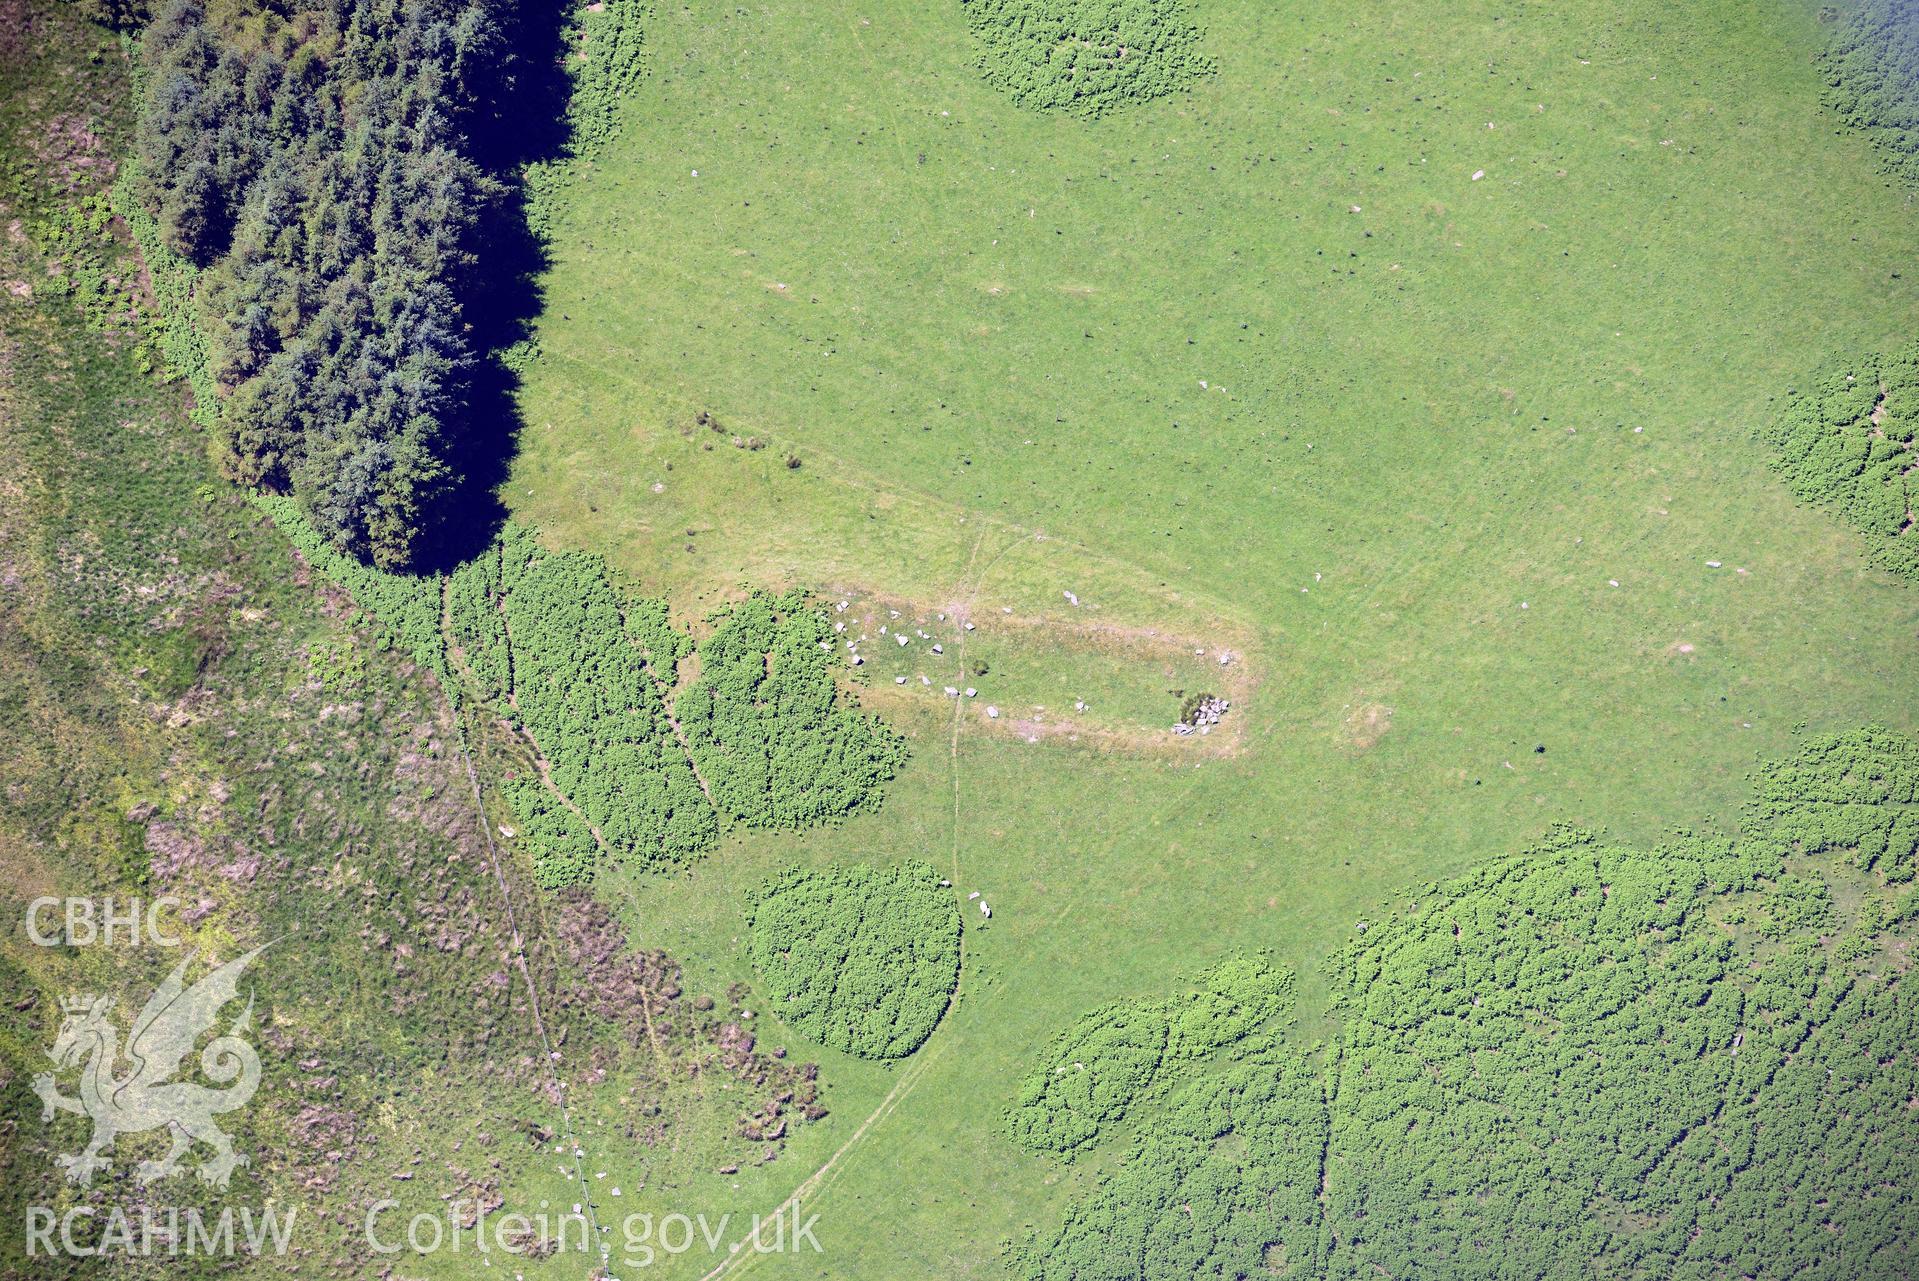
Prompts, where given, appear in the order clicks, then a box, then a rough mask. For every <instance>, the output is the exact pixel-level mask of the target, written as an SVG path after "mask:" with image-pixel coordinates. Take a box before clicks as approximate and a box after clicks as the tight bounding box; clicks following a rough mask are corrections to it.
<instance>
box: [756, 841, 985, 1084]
mask: <svg viewBox="0 0 1919 1281" xmlns="http://www.w3.org/2000/svg"><path fill="white" fill-rule="evenodd" d="M747 924H748V927H749V930H750V947H751V951H752V955H753V965H754V968H755V969H757V970H758V971H759V972H760V976H761V977H762V978H763V979H764V980H765V981H766V988H767V993H768V996H769V998H770V999H771V1000H772V1001H773V1002H774V1009H775V1011H776V1012H777V1013H778V1014H779V1016H780V1017H781V1018H782V1019H784V1020H785V1021H786V1022H787V1023H788V1024H789V1025H791V1026H792V1027H794V1028H797V1029H798V1030H799V1031H800V1032H802V1033H804V1034H805V1035H807V1036H810V1037H812V1038H813V1039H814V1040H816V1041H818V1042H820V1043H821V1044H822V1045H830V1046H832V1047H833V1048H835V1049H839V1050H844V1051H846V1052H847V1053H849V1054H857V1055H859V1056H860V1057H861V1058H867V1059H895V1058H899V1057H901V1056H903V1055H907V1054H911V1053H912V1052H913V1051H914V1050H916V1049H918V1048H919V1047H920V1044H921V1043H922V1042H924V1041H925V1040H926V1038H927V1037H928V1036H930V1035H932V1032H933V1029H934V1027H935V1026H937V1025H938V1023H939V1021H940V1017H941V1016H942V1015H944V1014H945V1013H946V1006H947V1003H948V1002H949V1001H951V1000H952V996H953V989H954V987H955V986H956V985H957V984H958V982H959V966H960V916H959V904H958V903H957V902H956V901H955V900H954V897H953V892H952V890H950V889H947V888H945V887H943V886H941V885H940V883H939V874H938V873H937V872H935V871H934V870H933V868H932V867H931V866H930V865H929V864H927V863H923V862H919V861H917V860H915V861H911V862H905V863H898V864H895V865H893V866H891V867H885V868H875V867H865V866H858V865H846V866H838V867H828V868H820V869H809V868H794V869H791V870H789V871H787V872H785V873H783V874H781V875H779V876H775V877H773V878H771V879H769V880H767V881H766V882H765V883H763V884H762V885H761V886H760V887H759V890H758V891H757V892H756V893H755V894H754V895H753V897H752V899H751V901H750V902H749V903H748V904H747Z"/></svg>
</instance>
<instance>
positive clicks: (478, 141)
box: [415, 0, 572, 572]
mask: <svg viewBox="0 0 1919 1281" xmlns="http://www.w3.org/2000/svg"><path fill="white" fill-rule="evenodd" d="M500 8H501V11H502V15H503V16H502V19H501V27H500V30H499V32H498V35H497V37H496V43H495V46H494V47H495V48H496V49H498V50H501V51H503V52H502V55H501V57H500V59H499V61H498V64H497V66H496V68H495V69H494V71H493V74H492V76H491V78H490V79H489V80H488V81H487V82H485V84H484V85H483V86H482V93H481V95H480V96H481V98H482V102H481V103H480V104H478V105H477V106H476V108H475V110H474V113H473V123H472V131H471V135H470V137H469V138H468V148H469V154H470V155H471V157H472V159H473V161H474V163H475V164H476V165H478V166H479V167H480V168H481V169H482V170H483V171H485V172H486V173H487V174H489V175H490V176H491V177H492V178H493V180H494V181H495V183H496V184H497V188H496V195H495V197H494V198H493V199H492V200H491V201H489V202H488V204H487V207H486V208H485V209H484V210H483V211H482V212H481V215H480V217H479V219H478V221H477V225H476V227H475V229H474V233H473V236H472V240H471V242H470V250H471V255H472V264H471V266H470V268H469V269H468V274H467V277H466V278H465V279H463V280H462V281H460V282H459V292H460V298H461V304H462V309H463V311H464V316H465V321H466V324H467V329H468V340H469V341H470V343H471V344H472V350H473V355H474V362H473V368H472V372H471V374H470V381H469V383H468V393H469V394H468V408H467V422H466V423H465V424H464V430H463V431H462V432H461V433H460V436H459V443H458V445H457V447H456V449H455V452H454V453H453V454H452V456H451V457H450V458H449V459H448V463H449V465H450V466H451V468H452V469H453V473H454V475H455V477H456V479H455V482H454V484H453V486H452V487H451V488H450V489H449V491H448V493H447V494H446V495H445V496H444V497H443V498H442V499H441V504H442V507H441V510H440V512H438V513H436V515H437V516H438V519H436V520H434V521H432V522H431V523H432V526H433V528H434V529H435V531H436V534H435V537H434V539H433V541H432V543H431V544H430V545H428V546H424V547H422V548H421V549H420V555H419V559H418V562H417V563H416V566H415V568H416V569H418V570H419V571H421V572H433V571H436V570H447V569H451V568H453V567H454V566H455V565H458V564H460V563H461V562H463V561H466V560H469V559H471V558H472V557H473V556H475V555H478V554H479V553H480V552H481V551H483V550H484V549H485V548H486V547H487V545H488V544H490V543H491V542H492V541H493V540H494V538H495V537H496V536H497V535H498V534H499V531H500V526H501V524H502V523H503V522H504V521H505V519H506V514H507V513H506V505H505V503H504V502H503V501H502V500H501V498H500V489H501V487H502V486H503V485H504V484H505V483H506V477H507V473H508V470H509V468H510V466H511V464H512V461H513V454H514V451H515V450H516V449H517V448H518V442H519V433H520V420H519V410H518V406H517V403H516V400H515V396H516V393H517V392H518V391H519V386H520V379H519V375H518V374H517V373H515V372H514V370H513V369H512V368H510V367H509V366H508V364H507V361H506V355H507V352H508V351H509V350H510V349H511V348H512V347H513V346H514V345H515V344H517V343H520V342H523V341H524V340H525V339H526V338H527V337H528V336H529V335H530V334H531V333H532V328H533V321H534V319H535V318H536V317H537V316H538V315H539V314H540V309H541V306H542V304H543V301H544V300H543V296H542V292H541V287H540V278H541V275H542V273H544V272H545V270H546V267H547V262H548V258H547V252H546V246H545V245H544V244H543V243H542V242H541V240H540V237H539V236H538V235H537V234H535V232H534V231H533V228H532V226H531V223H530V221H529V219H528V216H527V213H528V211H527V193H526V188H525V184H524V183H523V182H522V175H523V174H524V172H525V171H526V167H527V166H528V165H531V164H535V163H538V162H543V161H545V162H551V161H556V160H560V159H563V158H565V156H566V155H567V153H568V130H567V119H566V106H567V95H568V91H569V89H570V85H571V82H570V80H569V78H568V76H567V74H566V70H565V50H564V46H565V36H566V28H567V18H568V14H569V12H570V11H571V9H572V5H571V4H570V3H569V2H568V0H532V2H531V3H526V4H517V5H504V6H501V7H500Z"/></svg>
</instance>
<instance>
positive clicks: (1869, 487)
mask: <svg viewBox="0 0 1919 1281" xmlns="http://www.w3.org/2000/svg"><path fill="white" fill-rule="evenodd" d="M1915 433H1919V344H1915V345H1914V346H1911V347H1908V348H1906V349H1904V350H1903V351H1900V352H1896V353H1894V354H1891V355H1886V356H1863V357H1856V358H1853V359H1850V360H1843V361H1834V362H1831V363H1830V364H1828V365H1827V367H1826V368H1825V369H1824V370H1822V371H1821V372H1820V374H1819V375H1818V377H1817V378H1815V379H1814V380H1813V382H1812V383H1811V384H1810V385H1809V386H1806V387H1802V388H1798V389H1796V390H1795V391H1793V392H1792V393H1791V395H1790V396H1789V397H1788V398H1787V402H1786V407H1785V410H1784V412H1783V413H1781V414H1780V416H1779V417H1778V418H1777V419H1776V420H1775V421H1774V422H1772V423H1771V424H1769V425H1768V426H1767V428H1766V429H1765V432H1764V434H1765V437H1766V439H1767V441H1768V442H1769V443H1770V444H1771V445H1772V447H1773V449H1774V451H1775V459H1774V467H1775V468H1776V469H1777V470H1778V472H1779V473H1780V475H1781V476H1783V477H1784V478H1785V481H1786V484H1787V485H1788V486H1789V487H1790V488H1791V490H1792V492H1793V493H1794V494H1795V495H1796V496H1798V497H1799V498H1801V499H1803V500H1804V501H1806V502H1810V503H1818V504H1821V505H1824V506H1828V507H1832V508H1834V509H1836V510H1837V511H1838V512H1839V513H1840V514H1841V515H1842V516H1843V517H1845V519H1846V520H1847V521H1848V522H1849V523H1850V524H1851V525H1853V526H1854V527H1855V528H1857V529H1858V530H1859V531H1860V532H1862V533H1864V534H1865V535H1866V536H1867V537H1868V538H1869V539H1870V540H1871V556H1872V559H1873V560H1874V561H1875V562H1876V563H1878V564H1880V565H1883V566H1885V567H1886V568H1887V569H1890V570H1893V571H1894V572H1896V573H1900V574H1903V575H1905V576H1906V577H1908V578H1919V527H1915V523H1914V521H1913V515H1912V513H1913V506H1914V490H1915V489H1916V488H1919V450H1915V448H1914V435H1915Z"/></svg>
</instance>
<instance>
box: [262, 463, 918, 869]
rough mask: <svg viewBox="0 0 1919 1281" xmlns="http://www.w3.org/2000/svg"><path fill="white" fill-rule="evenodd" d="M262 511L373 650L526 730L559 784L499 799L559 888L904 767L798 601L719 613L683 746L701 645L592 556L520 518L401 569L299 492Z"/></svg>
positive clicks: (662, 857)
mask: <svg viewBox="0 0 1919 1281" xmlns="http://www.w3.org/2000/svg"><path fill="white" fill-rule="evenodd" d="M257 501H258V502H259V504H260V506H261V507H262V508H263V509H264V510H266V511H267V512H268V513H269V514H270V515H271V516H272V517H273V519H274V520H275V522H276V523H277V524H278V525H279V526H280V528H281V529H282V530H283V531H284V532H285V534H286V536H287V538H288V540H289V541H290V542H292V543H293V545H294V546H295V547H296V548H298V549H299V551H300V552H301V554H302V555H303V556H305V557H306V559H307V560H308V562H309V563H310V564H311V565H312V566H313V567H314V568H315V569H316V570H318V571H319V572H320V573H322V574H324V575H325V576H327V577H328V578H330V579H332V580H333V581H335V582H337V583H338V584H339V585H340V586H341V587H343V588H345V589H346V591H347V592H348V594H349V595H351V596H352V597H353V599H354V601H355V603H357V604H358V605H359V606H360V607H361V608H362V609H363V610H365V611H366V612H367V614H368V615H369V616H370V618H371V620H372V622H373V624H374V630H375V636H376V638H377V639H378V641H379V642H380V644H382V645H383V646H394V647H398V648H400V649H402V650H404V651H405V652H406V653H407V654H409V655H410V656H411V657H412V658H413V659H414V660H415V661H416V662H418V663H419V664H420V665H421V666H423V667H426V668H428V669H429V670H431V671H432V672H434V673H435V674H436V675H437V676H438V677H439V678H440V680H441V683H442V686H443V688H444V689H445V690H446V693H447V696H448V698H449V699H450V700H452V701H453V702H454V703H455V704H456V705H457V704H459V703H460V702H461V700H462V699H463V698H465V697H468V696H471V695H475V694H477V696H478V697H480V698H482V699H483V700H485V701H486V702H487V703H488V704H489V705H490V706H491V707H492V708H493V709H494V710H495V711H496V712H498V713H499V714H500V715H502V716H504V717H506V718H507V719H508V720H510V721H512V722H513V723H514V724H516V725H517V726H519V727H520V729H521V730H523V731H524V732H525V734H526V736H527V738H528V739H529V740H530V741H531V743H532V745H533V747H534V748H535V749H536V750H537V752H538V753H539V756H540V758H541V760H542V761H543V762H544V763H545V766H546V768H547V770H548V773H549V775H550V783H549V781H547V780H543V779H540V778H537V777H534V778H528V777H525V776H522V777H519V778H516V779H514V780H512V781H510V782H509V784H508V786H507V788H506V799H507V802H508V804H509V805H510V806H512V808H513V810H514V812H515V814H517V815H518V816H519V820H520V837H521V840H522V841H523V842H524V843H525V844H526V846H527V847H528V848H529V850H530V851H531V852H532V858H533V862H534V867H535V871H536V873H537V875H538V877H539V880H540V882H541V883H542V884H544V885H546V886H548V887H559V886H564V885H574V884H579V883H581V882H582V881H585V880H587V879H590V877H591V876H592V875H593V873H594V870H595V868H596V867H597V865H598V861H599V857H600V855H601V853H602V851H604V852H606V853H610V854H612V855H613V856H614V857H616V858H618V859H619V860H620V861H621V862H622V863H624V864H625V865H627V866H630V867H648V866H656V865H661V864H667V865H673V864H681V863H685V862H687V861H688V860H690V859H692V858H694V857H696V856H697V855H699V854H700V853H702V852H704V851H705V850H707V849H709V848H711V847H712V845H713V843H714V842H715V841H716V840H717V839H718V838H719V834H720V829H721V825H722V823H723V822H728V821H730V822H740V823H747V824H750V825H752V826H756V827H788V828H791V827H799V826H804V825H806V824H810V823H815V822H821V821H829V820H833V819H837V818H839V817H841V816H843V815H846V814H849V813H852V812H854V811H856V810H859V809H861V808H863V807H865V806H868V805H871V804H874V803H876V802H877V800H878V794H879V788H880V786H881V784H883V783H884V782H885V781H886V780H887V779H889V778H891V777H892V775H893V772H894V771H895V770H896V769H897V768H898V766H899V764H900V762H901V760H902V759H903V756H904V750H905V749H904V742H903V740H901V739H900V738H899V736H898V735H896V734H894V733H893V732H892V731H890V730H888V729H887V728H886V727H885V726H884V725H882V724H880V723H879V722H878V721H877V720H875V719H874V718H872V717H869V716H864V715H861V714H859V713H857V712H855V711H853V710H851V709H849V708H845V707H842V706H841V705H840V703H839V694H838V690H837V688H836V686H835V685H834V683H833V677H832V674H831V671H830V670H829V664H830V663H831V662H832V656H831V655H830V654H828V653H827V652H826V651H824V650H822V649H820V648H819V646H818V645H817V643H814V641H815V640H816V639H817V638H818V637H819V636H821V635H823V634H824V632H825V630H826V624H825V621H824V618H823V616H822V615H821V614H820V613H819V611H818V610H816V609H809V608H808V607H807V606H806V605H805V603H804V602H803V601H802V599H801V598H800V597H798V596H796V595H794V596H786V597H781V598H778V599H777V600H775V599H774V598H769V597H753V598H750V599H748V600H747V601H745V602H742V604H741V605H740V606H739V607H738V608H737V610H736V611H733V612H731V613H727V614H722V615H721V616H720V617H719V618H718V619H717V620H716V621H717V624H718V626H717V630H716V631H715V633H714V636H713V638H712V639H711V640H709V642H708V645H707V646H705V647H702V653H703V655H704V656H705V657H706V667H705V669H704V671H703V673H702V678H701V680H700V681H699V682H698V683H696V684H695V685H694V686H692V687H691V688H689V689H687V690H686V691H684V692H682V693H680V694H679V696H678V700H677V701H678V704H679V715H680V716H682V717H690V720H689V721H688V723H689V724H690V725H691V726H692V727H693V730H692V732H691V733H689V734H688V736H687V738H686V739H684V740H683V739H682V738H681V735H680V732H679V731H678V730H677V729H676V728H675V726H674V710H675V709H674V707H672V706H670V705H669V700H670V699H672V698H673V697H674V690H675V686H676V681H677V678H678V665H679V663H680V662H681V661H682V660H683V659H684V658H685V657H686V656H687V655H688V654H689V653H691V652H692V650H693V640H692V638H691V637H690V636H688V635H686V634H685V633H684V632H681V631H679V630H677V629H676V628H674V627H673V625H672V623H671V621H670V620H669V619H668V617H667V610H666V603H665V602H664V601H660V600H656V599H651V598H647V597H635V596H632V595H630V594H629V593H627V592H626V591H624V590H623V589H622V588H621V587H620V586H619V585H617V584H616V583H615V582H614V580H613V577H612V575H611V573H610V572H609V571H608V569H607V567H606V562H605V561H604V560H602V559H601V558H600V557H598V556H592V555H587V554H585V553H580V552H552V551H548V550H547V549H545V548H543V547H541V546H540V544H539V540H538V538H537V537H536V536H535V535H534V533H533V531H532V530H530V529H528V528H526V527H525V526H522V525H518V524H515V523H511V522H509V523H508V524H507V525H506V527H505V528H504V529H503V531H502V532H501V534H500V537H499V539H498V540H496V541H495V542H494V543H493V544H492V545H491V546H489V547H488V548H487V549H486V550H485V551H483V552H482V553H481V554H480V555H479V556H476V557H474V558H473V559H471V560H469V561H467V562H466V563H465V564H463V565H461V566H459V567H458V568H457V569H455V570H453V571H452V572H451V573H449V574H445V575H414V574H404V573H389V572H387V571H385V570H381V569H376V568H374V567H372V566H369V565H365V564H362V563H361V562H360V561H359V560H358V559H356V558H355V557H353V556H352V555H350V554H348V553H346V552H344V551H341V550H340V549H339V548H338V547H337V546H335V545H334V544H333V543H332V541H331V540H329V539H327V538H325V537H323V536H322V535H321V534H320V533H319V532H318V531H317V530H316V529H315V528H314V527H313V525H312V524H311V523H310V522H309V521H308V520H307V519H306V518H305V516H304V515H303V513H302V512H301V511H300V509H299V506H298V504H297V503H295V502H294V501H293V500H292V499H290V498H286V497H283V496H275V495H265V496H262V497H260V498H259V499H258V500H257ZM756 647H757V648H756ZM754 673H757V675H754ZM709 768H710V769H712V770H713V774H712V776H711V780H712V782H711V787H712V791H711V794H710V795H709V793H708V791H707V787H708V783H707V782H706V781H703V779H702V777H701V772H702V771H704V770H707V769H709Z"/></svg>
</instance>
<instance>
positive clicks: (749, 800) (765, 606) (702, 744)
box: [677, 594, 905, 827]
mask: <svg viewBox="0 0 1919 1281" xmlns="http://www.w3.org/2000/svg"><path fill="white" fill-rule="evenodd" d="M715 622H716V623H717V626H716V627H715V629H714V631H713V634H712V635H711V636H709V637H708V638H707V639H706V640H705V641H704V642H703V643H702V644H701V645H700V647H699V655H700V676H699V679H698V680H697V681H696V682H694V684H693V685H692V686H691V687H690V688H688V689H687V691H686V692H685V693H684V694H682V695H681V696H680V699H679V704H678V707H677V711H678V715H679V719H680V725H681V728H682V730H683V731H684V732H685V734H686V741H687V745H688V747H689V748H690V750H691V752H692V755H693V762H694V764H695V765H697V766H698V767H699V771H700V776H701V777H702V778H704V779H705V780H706V783H707V786H709V787H710V788H712V789H713V799H714V801H715V802H716V803H717V804H718V805H719V806H720V807H721V808H722V809H724V810H726V811H727V812H728V813H729V814H731V815H733V816H734V817H735V818H737V819H739V820H740V821H741V822H744V823H748V824H751V825H753V826H756V827H794V826H798V825H801V824H805V823H812V822H816V821H818V820H821V819H827V818H837V817H839V816H841V815H844V814H848V813H851V812H852V811H854V810H856V809H858V808H860V807H861V806H862V805H865V804H867V803H869V802H870V801H871V800H872V799H873V798H874V797H876V796H877V795H878V793H877V791H876V788H877V787H878V785H879V784H880V783H881V782H883V781H885V780H886V779H888V778H891V777H892V776H893V773H894V771H895V770H896V769H898V767H899V764H900V761H901V759H902V758H903V756H904V754H905V743H904V741H903V740H902V739H900V737H899V736H898V735H896V734H894V733H893V732H892V731H890V730H888V729H887V728H886V727H885V726H884V725H882V724H881V723H880V722H879V721H878V720H877V719H876V718H874V717H870V716H862V715H860V714H858V713H856V712H852V711H849V710H847V709H844V708H842V707H840V706H839V700H838V697H837V691H836V690H835V689H834V687H833V678H832V675H831V674H830V673H829V671H828V670H827V666H826V663H825V662H823V661H821V660H822V659H823V658H824V657H825V653H824V651H822V650H821V648H820V646H821V644H822V642H824V641H826V640H827V638H828V637H830V636H832V634H833V632H832V629H831V628H830V627H829V626H828V625H827V622H826V619H825V617H824V616H823V615H822V614H821V613H820V612H819V610H817V609H808V608H807V607H806V605H805V602H804V600H803V598H802V597H800V596H799V595H796V594H794V595H787V596H783V597H772V596H768V595H765V594H755V595H754V596H751V597H749V598H748V599H747V600H744V601H742V602H740V603H739V604H738V605H736V606H734V607H733V608H732V609H730V610H728V611H727V612H726V613H724V614H722V615H721V616H720V617H719V618H717V619H716V620H715Z"/></svg>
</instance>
